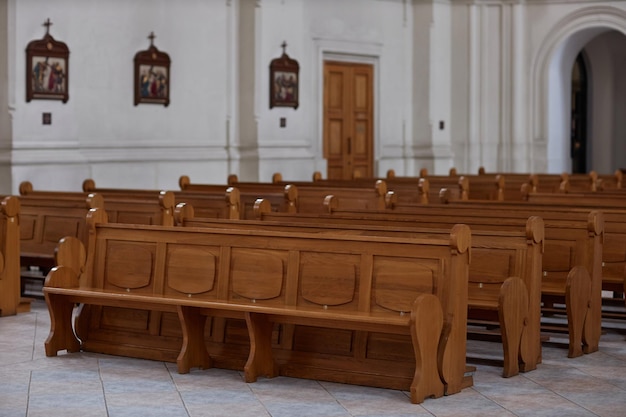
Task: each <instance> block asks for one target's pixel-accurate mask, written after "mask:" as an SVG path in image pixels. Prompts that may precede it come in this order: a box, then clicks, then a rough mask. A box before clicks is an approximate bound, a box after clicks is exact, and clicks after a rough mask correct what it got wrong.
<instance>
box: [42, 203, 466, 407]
mask: <svg viewBox="0 0 626 417" xmlns="http://www.w3.org/2000/svg"><path fill="white" fill-rule="evenodd" d="M100 213H101V210H92V211H90V214H89V216H88V224H89V244H88V246H87V252H86V253H87V255H86V264H85V268H84V272H83V273H81V274H80V275H79V274H77V272H76V265H80V264H81V262H82V259H84V257H85V248H84V246H83V245H82V244H81V243H80V241H78V240H75V239H72V240H69V241H67V242H69V243H66V241H65V240H64V241H62V242H61V243H60V245H59V249H58V251H57V254H58V256H57V260H58V264H59V266H58V267H55V268H54V269H53V270H52V271H51V272H50V274H49V275H48V277H47V278H46V285H45V288H44V293H45V297H46V302H47V305H48V309H49V312H50V317H51V331H50V335H49V337H48V339H47V340H46V342H45V347H46V354H47V355H48V356H55V355H56V354H57V352H58V351H60V350H68V351H70V352H73V351H77V350H79V349H80V348H81V347H82V348H88V346H89V340H90V337H91V334H90V333H91V332H92V331H95V330H97V329H96V328H95V327H94V326H96V327H97V325H98V322H99V319H101V316H98V313H97V311H98V307H96V306H110V307H114V308H117V309H118V310H119V309H120V308H123V309H129V310H126V311H130V312H132V311H137V310H138V309H139V310H147V311H150V312H155V313H158V312H165V313H176V314H177V316H178V319H179V320H178V321H179V324H180V326H181V328H182V335H183V337H182V343H181V346H182V347H179V349H178V354H177V364H178V369H179V371H180V372H187V371H188V370H189V368H190V367H194V366H198V367H201V368H206V367H210V366H211V365H212V361H213V359H214V352H210V349H209V352H207V349H206V345H205V340H204V337H203V331H204V329H205V320H206V317H207V316H209V317H218V316H222V317H235V318H239V319H245V323H246V325H247V337H248V339H249V342H248V344H249V345H248V349H247V354H246V356H247V360H246V364H245V366H244V373H245V379H246V381H247V382H253V381H255V380H256V379H257V377H258V376H261V375H264V376H268V377H272V376H275V375H278V374H279V373H280V372H281V371H283V370H284V371H285V373H286V374H291V375H293V374H296V375H297V374H298V373H300V375H299V376H302V377H309V378H311V377H312V378H316V379H329V380H338V381H341V382H353V383H359V384H370V385H374V386H384V385H387V384H389V385H392V386H393V387H394V388H400V389H409V390H410V392H411V401H412V402H414V403H419V402H422V401H423V400H424V398H426V397H430V396H433V397H439V396H441V395H443V394H444V392H445V393H446V394H453V393H457V392H459V391H460V390H461V389H462V387H463V386H464V385H465V386H466V385H467V383H468V378H466V377H465V375H464V374H465V369H466V365H465V345H466V339H465V337H466V335H465V332H466V314H467V299H466V294H467V270H468V266H469V248H470V245H471V237H470V231H469V228H468V227H467V226H463V225H458V226H456V227H454V228H453V230H452V231H451V233H450V234H449V235H448V236H447V237H446V238H445V239H442V238H436V237H431V238H429V239H425V238H424V239H419V238H414V239H410V238H389V237H374V236H342V235H341V234H337V235H321V234H311V233H288V232H272V231H237V230H216V229H206V228H205V229H201V228H170V227H158V226H142V225H123V224H106V223H105V217H106V216H103V215H100ZM407 276H412V277H413V279H412V280H407V279H406V277H407ZM75 303H82V307H81V309H80V310H79V312H78V314H77V318H76V333H74V331H73V330H72V323H71V321H72V315H73V309H74V306H75ZM100 310H104V307H102V308H101V309H100ZM273 323H287V324H298V325H304V326H311V327H316V328H318V327H319V328H331V329H332V328H334V329H339V330H344V331H350V332H351V334H355V335H356V336H354V337H357V340H360V342H359V343H357V344H356V345H354V344H353V348H354V350H355V352H354V357H352V358H351V357H345V356H343V355H337V356H336V357H335V358H334V360H333V358H332V357H330V356H329V355H323V359H322V358H320V357H318V358H317V364H315V361H311V359H314V358H315V355H313V354H312V353H311V350H310V349H311V348H312V346H307V347H306V349H302V350H301V351H299V352H297V350H298V349H297V348H298V344H293V346H292V349H291V350H290V351H289V352H287V355H286V356H285V355H284V356H282V359H283V360H285V359H286V361H285V363H282V364H281V362H280V359H281V357H280V356H279V355H278V354H277V352H275V350H276V348H275V347H273V346H272V343H271V342H272V337H273V336H272V335H273V329H274V326H273ZM133 330H134V333H135V334H134V336H130V335H129V337H128V338H127V339H124V338H123V337H119V335H118V336H117V337H115V338H114V340H115V344H116V345H117V350H116V353H117V354H122V355H129V356H133V355H134V353H135V352H136V351H137V350H139V346H137V342H147V339H150V338H151V336H153V333H152V332H153V331H155V330H156V328H152V329H149V331H148V332H146V330H148V329H147V328H145V327H144V328H135V329H133ZM211 331H212V332H213V331H215V329H211ZM376 333H380V334H387V335H390V336H396V335H405V337H408V338H409V340H411V346H412V350H413V359H412V361H411V362H412V363H411V364H410V365H409V366H407V364H406V363H402V364H394V358H393V357H391V358H389V357H388V358H386V359H387V360H385V358H381V357H376V358H371V357H368V356H367V354H371V353H373V352H369V351H368V349H369V348H370V346H368V345H369V344H370V343H374V342H373V341H374V340H376V339H375V338H373V334H376ZM353 343H356V341H353ZM231 352H232V351H230V350H229V349H228V347H227V346H224V345H222V346H221V347H220V349H219V350H218V352H217V354H216V356H219V354H228V353H231ZM363 354H365V356H361V355H363ZM399 365H400V366H399ZM315 367H317V368H318V369H317V371H315V370H312V368H315ZM470 382H471V378H470Z"/></svg>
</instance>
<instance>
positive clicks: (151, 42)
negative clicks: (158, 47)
mask: <svg viewBox="0 0 626 417" xmlns="http://www.w3.org/2000/svg"><path fill="white" fill-rule="evenodd" d="M154 38H156V36H155V35H154V32H150V36H148V39H150V46H154Z"/></svg>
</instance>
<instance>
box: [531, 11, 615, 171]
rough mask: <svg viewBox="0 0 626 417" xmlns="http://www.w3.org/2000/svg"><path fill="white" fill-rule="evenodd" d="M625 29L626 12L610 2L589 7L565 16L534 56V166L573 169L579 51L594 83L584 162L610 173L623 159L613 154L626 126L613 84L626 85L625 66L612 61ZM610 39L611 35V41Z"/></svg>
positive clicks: (532, 102) (589, 108)
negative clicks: (619, 115)
mask: <svg viewBox="0 0 626 417" xmlns="http://www.w3.org/2000/svg"><path fill="white" fill-rule="evenodd" d="M624 33H626V12H624V11H622V10H619V9H616V8H612V7H589V8H583V9H580V10H578V11H576V12H574V13H572V14H570V15H568V16H566V17H565V18H563V19H562V20H561V21H560V22H559V23H557V24H556V25H555V26H554V28H553V29H552V31H551V32H550V33H549V34H548V36H547V37H546V39H544V41H543V42H542V45H541V47H540V49H539V51H538V53H537V54H536V59H535V60H534V61H533V68H532V72H531V74H532V75H531V77H532V78H531V82H532V83H533V89H532V94H531V95H532V97H531V100H530V102H529V103H530V104H531V106H532V108H531V109H530V114H531V120H532V121H531V127H532V132H533V162H534V163H533V166H534V169H535V171H548V172H555V173H559V172H564V171H565V172H571V171H572V168H573V166H572V160H571V152H570V151H571V150H570V138H571V103H572V97H571V86H572V68H573V65H574V62H575V60H576V58H577V57H578V55H579V54H580V53H581V51H584V56H586V59H587V61H586V62H587V64H588V65H587V69H588V74H587V75H588V80H589V83H590V85H589V89H588V91H589V96H588V97H589V99H588V111H589V114H590V117H589V118H588V119H587V122H588V130H587V131H588V142H587V144H588V146H587V152H588V153H589V155H588V156H587V158H586V161H587V162H588V164H587V165H586V167H585V168H586V170H590V169H594V170H597V171H599V172H607V173H608V172H612V170H614V169H615V168H616V166H618V165H620V162H619V161H617V160H616V157H615V154H616V153H618V152H615V149H616V148H617V146H619V144H617V143H616V139H615V138H620V137H621V136H620V135H621V133H620V132H622V131H624V132H626V126H625V127H622V126H621V125H622V122H621V121H620V120H616V118H615V117H614V116H615V109H616V108H620V107H621V106H622V105H623V103H622V102H623V101H624V99H623V98H622V97H620V95H619V94H616V93H615V92H614V89H615V87H616V86H622V85H624V86H626V81H624V80H623V78H624V76H623V75H621V74H622V73H623V72H624V71H623V70H621V71H616V69H617V66H616V65H615V63H614V62H615V61H616V59H615V55H618V56H620V55H621V54H622V53H621V52H620V51H619V48H617V47H615V46H611V45H617V44H621V42H622V41H623V42H624V43H623V45H626V36H624ZM606 39H612V40H611V42H610V43H607V42H605V41H606ZM622 47H623V46H622ZM618 61H619V60H618ZM599 81H600V82H599ZM621 88H622V87H620V89H621ZM624 91H626V87H624ZM622 95H623V94H622ZM625 123H626V122H625ZM622 136H623V135H622ZM622 140H623V139H622ZM622 146H623V145H622Z"/></svg>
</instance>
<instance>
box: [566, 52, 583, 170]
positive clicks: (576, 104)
mask: <svg viewBox="0 0 626 417" xmlns="http://www.w3.org/2000/svg"><path fill="white" fill-rule="evenodd" d="M570 140H571V144H570V149H571V151H570V156H571V158H572V173H574V174H580V173H586V172H587V67H586V66H585V60H584V57H583V55H582V53H580V54H578V57H576V62H574V68H573V69H572V121H571V139H570Z"/></svg>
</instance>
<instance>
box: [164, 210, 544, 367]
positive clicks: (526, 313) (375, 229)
mask: <svg viewBox="0 0 626 417" xmlns="http://www.w3.org/2000/svg"><path fill="white" fill-rule="evenodd" d="M256 209H257V215H258V217H260V218H262V219H263V221H223V220H215V219H206V218H200V217H195V216H194V213H193V208H192V207H190V206H189V205H185V204H179V205H177V207H176V209H175V219H176V224H177V225H180V226H184V227H204V228H207V227H208V228H220V229H237V230H282V231H294V230H295V231H299V232H307V233H317V234H320V233H326V234H328V233H330V234H336V233H341V234H342V235H347V234H350V235H372V236H394V237H419V236H422V237H423V236H436V235H441V236H445V235H447V234H449V231H450V228H451V227H453V226H454V224H446V225H444V226H443V227H442V228H441V229H433V228H431V227H428V226H422V227H415V226H411V225H406V224H403V225H402V227H399V228H394V227H393V226H391V225H389V224H387V223H386V222H385V221H381V222H380V223H376V224H371V223H370V224H362V223H359V222H358V221H354V222H352V221H350V219H348V218H346V219H345V222H343V223H341V224H339V223H338V222H333V224H328V223H327V222H326V218H325V217H323V216H314V215H309V214H302V213H296V214H289V213H273V212H271V211H270V210H269V207H268V205H267V203H266V202H264V201H262V200H261V201H259V202H258V203H257V207H256ZM518 230H519V232H508V231H505V232H498V231H482V232H474V233H473V234H472V261H471V264H470V270H469V293H468V307H469V315H470V319H471V318H472V316H473V317H477V316H479V317H480V319H481V320H484V319H488V320H490V321H491V323H492V324H493V322H496V323H497V324H498V325H499V326H500V327H501V329H502V331H501V333H499V336H501V340H502V343H503V351H504V352H503V356H504V365H503V368H504V369H503V376H505V377H510V376H513V375H517V374H518V373H519V370H520V368H521V369H522V370H523V371H530V370H533V369H536V366H537V363H538V362H539V361H540V360H541V342H540V296H541V256H542V250H543V232H544V231H543V222H542V220H541V219H540V218H538V217H534V218H531V219H529V220H528V222H527V223H526V225H521V226H520V227H519V229H518ZM407 278H410V277H407Z"/></svg>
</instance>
